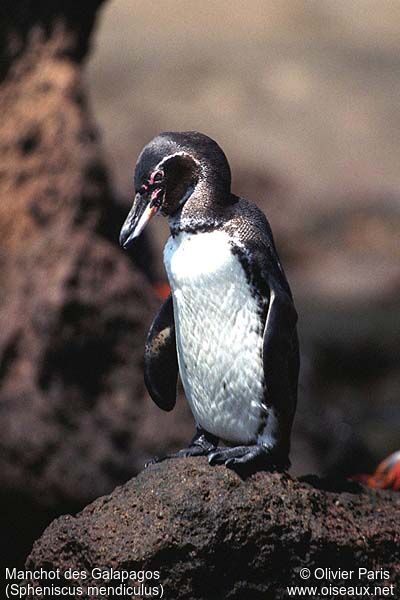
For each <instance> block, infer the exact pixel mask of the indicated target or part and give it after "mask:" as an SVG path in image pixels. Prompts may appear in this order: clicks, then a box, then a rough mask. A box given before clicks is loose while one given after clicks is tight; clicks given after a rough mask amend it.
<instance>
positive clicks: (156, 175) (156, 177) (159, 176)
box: [153, 171, 164, 183]
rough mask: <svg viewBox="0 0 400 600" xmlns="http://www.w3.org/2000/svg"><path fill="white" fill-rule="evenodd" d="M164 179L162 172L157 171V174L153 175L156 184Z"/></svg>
mask: <svg viewBox="0 0 400 600" xmlns="http://www.w3.org/2000/svg"><path fill="white" fill-rule="evenodd" d="M162 179H164V173H163V172H162V171H157V172H156V173H154V175H153V182H154V183H156V182H158V181H161V180H162Z"/></svg>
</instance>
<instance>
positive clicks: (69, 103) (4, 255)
mask: <svg viewBox="0 0 400 600" xmlns="http://www.w3.org/2000/svg"><path fill="white" fill-rule="evenodd" d="M100 4H101V2H100V1H97V2H95V1H92V2H88V3H85V7H84V9H83V8H81V7H80V8H79V10H77V9H76V6H75V3H74V2H65V1H62V2H61V1H60V2H41V3H40V6H38V5H37V4H36V3H31V2H22V1H21V2H13V3H11V2H5V3H2V7H1V9H2V10H3V9H7V10H6V12H7V14H8V16H7V18H4V19H2V20H1V24H2V25H1V26H2V29H3V31H2V34H3V35H2V38H1V40H2V56H1V58H2V68H3V70H2V75H3V77H4V79H3V82H2V84H1V87H0V105H1V108H2V119H1V122H0V288H1V295H0V365H1V366H0V482H1V493H0V505H1V507H2V511H1V514H2V518H1V524H2V526H4V529H3V533H4V535H3V536H2V541H3V542H4V543H5V545H7V554H8V555H7V559H8V562H9V564H10V563H12V562H13V560H17V559H19V560H21V559H22V558H23V556H24V555H26V552H28V550H29V547H30V545H31V543H32V540H33V537H32V536H33V535H35V536H37V535H38V533H39V531H40V530H41V528H42V527H43V526H44V524H46V523H48V522H49V517H50V516H53V517H54V516H55V515H56V514H60V513H61V512H65V511H66V510H77V509H78V508H81V507H82V506H84V505H85V504H86V503H87V502H88V501H90V500H92V499H93V498H95V497H97V496H98V495H100V494H104V493H107V492H108V491H110V490H111V489H113V487H115V485H116V484H118V483H120V482H123V481H125V480H126V479H127V478H128V477H130V476H132V475H133V474H135V473H136V472H137V471H138V470H139V469H140V468H141V467H142V465H143V463H144V461H145V460H146V459H147V458H149V457H150V456H152V455H154V453H156V452H157V451H158V452H160V451H161V450H162V449H163V448H164V450H167V449H170V448H171V446H174V445H176V444H177V443H178V444H179V443H183V438H184V437H185V436H186V437H189V436H190V432H189V431H187V432H186V431H185V430H184V428H178V427H176V426H175V427H170V428H169V427H168V423H169V424H171V423H175V422H176V421H178V422H180V423H181V422H182V412H179V411H178V413H176V414H175V415H174V416H172V419H170V420H169V421H168V420H167V421H165V426H164V427H163V428H162V431H161V432H159V433H158V435H156V434H155V432H154V431H153V430H152V429H151V428H150V425H149V422H150V420H152V419H153V417H154V409H153V408H152V407H150V401H149V400H148V398H147V396H146V394H145V390H144V384H143V375H142V360H143V359H142V356H143V346H144V339H145V335H146V332H147V328H148V325H149V322H150V320H151V318H152V316H153V314H154V312H155V311H156V309H157V301H156V299H155V296H154V293H153V292H152V290H151V287H150V285H149V283H148V281H147V280H146V278H145V277H144V275H143V274H142V273H141V272H140V271H139V270H138V269H137V268H135V266H134V265H132V262H131V260H130V259H129V257H128V256H127V255H126V254H125V253H123V252H122V251H121V250H120V249H119V247H118V239H117V232H118V229H119V226H120V224H121V222H122V219H123V216H124V215H123V211H121V208H120V207H119V206H118V205H117V203H116V202H115V200H114V199H113V197H112V194H111V191H110V186H109V182H108V176H107V172H106V169H105V166H104V162H103V158H102V153H101V148H100V145H99V141H98V135H97V131H96V127H95V125H94V123H93V119H92V116H91V113H90V109H89V107H88V104H87V99H86V93H85V89H84V84H83V81H82V66H81V60H82V58H83V57H84V55H85V52H86V50H87V48H88V43H89V33H90V31H91V28H92V26H93V22H94V19H95V15H96V10H97V8H98V7H99V5H100ZM136 251H137V252H138V253H141V255H142V256H143V255H145V256H147V259H148V261H147V262H148V263H149V262H150V259H151V256H150V252H149V248H148V245H146V243H142V244H141V246H140V247H138V248H137V249H136ZM154 427H157V420H155V421H154ZM149 437H150V440H149ZM16 528H17V531H18V534H17V535H15V531H16ZM19 542H21V544H22V547H23V552H22V550H21V548H19V547H18V543H19ZM15 544H16V546H15ZM14 546H15V552H14V550H13V548H14Z"/></svg>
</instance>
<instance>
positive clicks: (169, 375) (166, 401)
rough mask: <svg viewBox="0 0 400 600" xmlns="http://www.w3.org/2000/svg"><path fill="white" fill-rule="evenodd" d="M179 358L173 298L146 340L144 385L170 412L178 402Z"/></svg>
mask: <svg viewBox="0 0 400 600" xmlns="http://www.w3.org/2000/svg"><path fill="white" fill-rule="evenodd" d="M177 379H178V358H177V354H176V339H175V322H174V311H173V304H172V296H171V295H169V296H168V298H167V299H166V300H165V302H164V304H163V305H162V306H161V308H160V310H159V312H158V314H157V316H156V317H155V319H154V321H153V323H152V325H151V327H150V331H149V334H148V336H147V340H146V346H145V352H144V381H145V384H146V387H147V390H148V392H149V394H150V396H151V397H152V399H153V400H154V402H155V403H156V404H157V406H159V407H160V408H162V409H163V410H166V411H170V410H172V409H173V408H174V406H175V402H176V384H177Z"/></svg>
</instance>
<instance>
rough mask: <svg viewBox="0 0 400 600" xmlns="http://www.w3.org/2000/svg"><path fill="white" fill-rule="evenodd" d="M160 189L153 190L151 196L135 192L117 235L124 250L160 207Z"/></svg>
mask: <svg viewBox="0 0 400 600" xmlns="http://www.w3.org/2000/svg"><path fill="white" fill-rule="evenodd" d="M161 192H162V190H161V189H157V190H153V191H152V194H151V197H150V198H148V197H147V194H146V196H145V195H142V194H140V193H138V194H136V196H135V200H134V202H133V206H132V208H131V210H130V211H129V214H128V216H127V217H126V219H125V223H124V224H123V226H122V229H121V233H120V235H119V243H120V245H121V246H122V248H123V249H124V250H128V248H130V247H131V245H132V243H133V241H134V239H135V238H137V237H138V236H139V235H140V234H141V233H142V231H143V229H144V228H145V227H146V225H147V223H148V222H149V221H150V220H151V219H152V218H153V217H154V216H155V215H156V214H157V213H158V211H159V210H160V207H161V203H160V201H159V196H160V195H161Z"/></svg>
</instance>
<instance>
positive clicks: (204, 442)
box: [145, 429, 218, 468]
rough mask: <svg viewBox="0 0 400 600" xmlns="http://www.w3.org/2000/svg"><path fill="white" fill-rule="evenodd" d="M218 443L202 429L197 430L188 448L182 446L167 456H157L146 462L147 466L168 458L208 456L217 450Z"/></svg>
mask: <svg viewBox="0 0 400 600" xmlns="http://www.w3.org/2000/svg"><path fill="white" fill-rule="evenodd" d="M217 444H218V439H217V438H216V437H214V436H213V435H211V434H210V433H207V432H206V431H204V430H202V429H198V430H197V431H196V435H195V436H194V438H193V439H192V441H191V442H190V445H189V446H188V447H187V448H182V450H178V452H174V453H173V454H167V455H166V456H156V457H155V458H153V459H152V460H150V461H149V462H147V463H146V464H145V468H147V467H148V466H149V465H154V464H156V463H160V462H162V461H164V460H167V459H168V458H187V457H189V456H207V455H208V454H209V453H210V452H211V451H212V450H215V448H216V447H217Z"/></svg>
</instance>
